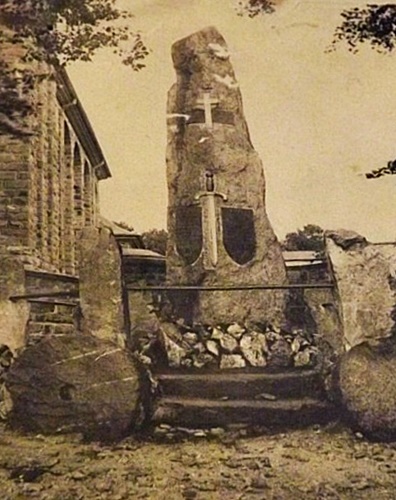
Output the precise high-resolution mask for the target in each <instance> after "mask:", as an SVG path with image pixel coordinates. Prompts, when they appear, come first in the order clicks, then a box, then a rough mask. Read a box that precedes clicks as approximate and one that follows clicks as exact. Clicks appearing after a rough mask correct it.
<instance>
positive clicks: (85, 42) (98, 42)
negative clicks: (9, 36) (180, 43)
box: [0, 0, 148, 70]
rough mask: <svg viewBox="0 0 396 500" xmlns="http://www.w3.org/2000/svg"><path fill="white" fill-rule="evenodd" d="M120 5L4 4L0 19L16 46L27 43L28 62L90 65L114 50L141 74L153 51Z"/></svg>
mask: <svg viewBox="0 0 396 500" xmlns="http://www.w3.org/2000/svg"><path fill="white" fill-rule="evenodd" d="M115 4H116V0H2V2H1V5H0V20H1V22H2V24H4V25H5V26H7V27H8V28H10V29H12V30H13V32H14V42H24V41H25V42H26V41H27V42H28V49H29V50H28V54H27V56H26V57H27V58H32V59H39V60H45V61H47V62H50V63H56V64H66V63H68V62H70V61H90V60H91V59H92V56H93V55H94V54H95V53H96V52H97V50H99V49H101V48H103V47H111V48H112V49H113V51H114V52H115V53H116V54H118V55H119V56H121V58H122V61H123V62H124V63H125V64H127V65H130V66H131V67H132V68H133V69H135V70H139V69H141V68H143V67H144V63H143V62H142V61H143V59H144V58H145V57H146V56H147V54H148V50H147V48H146V47H145V45H144V43H143V42H142V39H141V36H140V34H139V33H134V32H133V31H132V30H131V28H130V26H129V24H128V23H127V21H128V20H129V19H130V18H131V17H132V15H131V14H130V13H129V12H128V11H125V10H120V9H118V8H117V7H116V5H115ZM2 36H4V33H2ZM127 42H129V44H127Z"/></svg>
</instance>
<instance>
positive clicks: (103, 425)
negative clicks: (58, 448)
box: [6, 334, 141, 439]
mask: <svg viewBox="0 0 396 500" xmlns="http://www.w3.org/2000/svg"><path fill="white" fill-rule="evenodd" d="M140 388H141V384H140V376H139V373H138V370H137V368H136V365H135V362H134V360H133V359H132V358H131V357H130V355H129V354H128V353H127V352H126V351H125V350H123V349H122V348H120V347H119V346H118V345H116V344H115V343H112V342H105V341H103V340H100V339H98V338H96V337H93V336H92V335H81V334H77V335H68V336H66V337H53V338H48V339H45V340H43V341H41V342H40V343H38V344H36V345H35V346H32V347H28V348H26V349H25V350H24V351H23V352H22V354H21V355H20V356H19V357H18V358H17V359H16V361H15V362H14V364H13V365H12V367H11V369H10V370H9V371H8V373H7V379H6V389H7V394H8V398H7V399H8V403H9V411H10V414H9V418H10V422H11V423H12V425H14V426H16V427H20V428H22V429H24V430H27V431H33V432H40V433H42V434H48V433H54V432H80V433H83V434H84V435H85V436H87V437H91V438H94V439H96V438H100V439H115V438H117V437H121V436H123V435H125V434H126V433H127V432H128V431H130V430H131V428H132V427H133V425H134V424H135V423H136V422H137V419H138V417H139V411H140V409H139V400H140Z"/></svg>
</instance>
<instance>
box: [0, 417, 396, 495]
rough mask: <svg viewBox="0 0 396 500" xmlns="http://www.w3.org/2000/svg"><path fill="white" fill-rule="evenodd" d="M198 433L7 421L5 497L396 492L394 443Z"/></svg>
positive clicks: (2, 442) (0, 444)
mask: <svg viewBox="0 0 396 500" xmlns="http://www.w3.org/2000/svg"><path fill="white" fill-rule="evenodd" d="M199 434H200V433H198V436H199ZM198 436H195V437H190V438H189V439H185V440H178V441H174V442H164V439H163V438H161V439H162V440H159V439H158V438H155V439H154V438H150V437H147V438H145V439H141V438H140V439H136V438H133V437H129V438H127V439H125V440H124V441H122V442H121V443H118V444H116V445H111V446H108V445H100V444H98V443H90V444H84V443H82V442H81V439H80V438H79V436H50V437H47V436H41V435H38V436H23V435H20V434H18V433H16V432H11V431H9V430H7V429H6V428H4V427H1V428H0V450H1V453H0V493H1V497H0V498H1V499H2V500H8V499H9V500H14V499H25V498H26V499H27V498H37V499H43V500H44V499H54V500H55V499H57V500H69V499H70V500H78V499H111V500H122V499H139V498H147V499H153V500H154V499H158V500H160V499H161V500H162V499H166V500H178V499H198V500H200V499H201V500H210V499H213V500H214V499H222V500H233V499H241V500H242V499H279V500H283V499H285V500H288V499H290V500H295V499H304V500H305V499H371V498H373V499H374V498H375V499H377V500H386V499H396V443H395V444H375V443H370V442H367V441H366V440H365V439H364V438H363V437H362V436H360V435H359V434H357V435H356V434H353V433H352V432H350V431H348V430H346V429H344V428H342V427H340V426H336V425H333V426H332V427H314V428H310V429H305V430H294V431H290V432H288V433H282V434H267V435H261V436H255V437H248V436H246V431H244V430H239V431H236V430H233V431H227V432H225V433H221V432H218V433H217V436H216V437H212V438H211V439H209V438H208V437H207V436H206V437H198ZM165 437H166V436H165ZM168 438H169V436H168Z"/></svg>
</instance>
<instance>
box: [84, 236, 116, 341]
mask: <svg viewBox="0 0 396 500" xmlns="http://www.w3.org/2000/svg"><path fill="white" fill-rule="evenodd" d="M79 244H80V248H79V250H80V251H79V257H80V258H79V268H80V307H81V313H82V318H83V319H82V324H81V327H82V332H83V333H87V334H92V335H94V336H95V337H98V338H99V339H103V340H112V341H116V342H118V343H120V344H121V345H124V342H125V331H124V328H125V325H124V321H125V318H124V306H123V290H122V281H121V255H120V250H119V247H118V244H117V242H116V240H115V238H114V236H113V235H112V234H111V232H110V231H109V230H108V229H106V228H100V229H98V228H94V227H87V228H85V229H84V230H83V231H82V233H81V236H80V240H79Z"/></svg>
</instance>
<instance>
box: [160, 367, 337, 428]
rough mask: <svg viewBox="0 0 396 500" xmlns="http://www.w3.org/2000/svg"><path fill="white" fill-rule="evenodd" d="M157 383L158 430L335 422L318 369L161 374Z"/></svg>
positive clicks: (334, 414) (282, 426) (269, 426)
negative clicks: (172, 427)
mask: <svg viewBox="0 0 396 500" xmlns="http://www.w3.org/2000/svg"><path fill="white" fill-rule="evenodd" d="M157 379H158V383H159V391H160V394H161V396H160V398H159V399H158V401H157V404H156V410H155V412H154V415H153V419H152V421H153V423H154V424H156V425H161V424H162V425H164V424H167V425H171V426H184V427H190V428H201V429H202V428H203V429H205V428H213V427H216V426H222V427H227V426H232V425H235V424H246V425H248V426H264V427H265V428H291V427H300V426H306V425H311V424H323V423H327V422H329V421H331V420H335V419H336V418H337V412H336V409H335V408H334V407H333V406H332V405H331V404H330V403H329V402H328V401H327V400H326V395H325V390H324V387H323V383H322V376H321V373H320V372H319V371H318V370H317V369H307V370H296V369H289V370H287V371H282V372H277V373H267V372H263V371H261V372H256V373H252V372H250V373H249V372H241V371H240V370H238V371H237V372H236V371H228V372H222V373H202V372H201V373H199V372H195V373H194V372H191V371H190V372H185V373H183V372H180V371H173V372H167V373H160V374H157Z"/></svg>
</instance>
